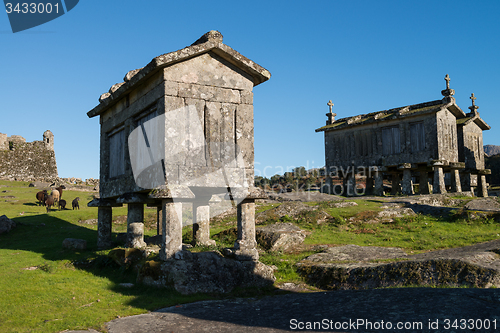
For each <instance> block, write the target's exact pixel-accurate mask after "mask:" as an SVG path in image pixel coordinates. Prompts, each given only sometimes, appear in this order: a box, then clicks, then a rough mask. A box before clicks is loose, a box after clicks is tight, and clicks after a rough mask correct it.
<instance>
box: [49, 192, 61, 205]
mask: <svg viewBox="0 0 500 333" xmlns="http://www.w3.org/2000/svg"><path fill="white" fill-rule="evenodd" d="M50 195H51V196H52V197H53V198H54V202H59V199H60V197H61V195H60V194H59V191H58V190H52V192H51V193H50Z"/></svg>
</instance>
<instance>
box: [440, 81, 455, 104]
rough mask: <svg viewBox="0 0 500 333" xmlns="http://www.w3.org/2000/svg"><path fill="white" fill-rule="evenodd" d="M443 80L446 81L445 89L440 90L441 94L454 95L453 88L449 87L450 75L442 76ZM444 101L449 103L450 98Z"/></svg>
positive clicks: (445, 95)
mask: <svg viewBox="0 0 500 333" xmlns="http://www.w3.org/2000/svg"><path fill="white" fill-rule="evenodd" d="M444 80H445V81H446V89H445V90H441V94H442V95H443V96H444V97H445V98H446V97H452V96H453V95H455V90H453V89H450V76H449V75H448V74H446V76H445V77H444ZM446 101H447V103H449V102H450V99H447V100H446Z"/></svg>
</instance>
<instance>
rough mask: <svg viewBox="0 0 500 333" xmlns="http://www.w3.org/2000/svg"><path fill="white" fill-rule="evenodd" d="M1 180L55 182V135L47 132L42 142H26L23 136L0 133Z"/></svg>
mask: <svg viewBox="0 0 500 333" xmlns="http://www.w3.org/2000/svg"><path fill="white" fill-rule="evenodd" d="M0 179H5V180H18V181H47V182H53V181H55V180H56V179H57V164H56V156H55V152H54V134H52V132H51V131H49V130H47V131H45V132H44V133H43V137H42V141H33V142H26V139H25V138H23V137H22V136H19V135H12V136H7V134H4V133H0Z"/></svg>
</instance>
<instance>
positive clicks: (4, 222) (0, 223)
mask: <svg viewBox="0 0 500 333" xmlns="http://www.w3.org/2000/svg"><path fill="white" fill-rule="evenodd" d="M15 227H16V222H14V221H12V220H11V219H9V218H8V217H7V216H6V215H2V216H0V234H3V233H7V232H9V231H11V230H12V228H15Z"/></svg>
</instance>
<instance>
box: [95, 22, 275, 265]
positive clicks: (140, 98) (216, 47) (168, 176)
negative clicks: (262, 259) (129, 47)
mask: <svg viewBox="0 0 500 333" xmlns="http://www.w3.org/2000/svg"><path fill="white" fill-rule="evenodd" d="M270 76H271V74H270V73H269V72H268V71H267V70H266V69H264V68H262V67H261V66H259V65H258V64H256V63H254V62H253V61H251V60H250V59H248V58H246V57H244V56H243V55H241V54H240V53H238V52H236V51H235V50H233V49H232V48H230V47H229V46H227V45H225V44H223V40H222V35H221V34H220V33H219V32H218V31H210V32H208V33H207V34H205V35H203V36H202V37H201V38H200V39H198V40H197V41H196V42H195V43H193V44H192V45H190V46H189V47H186V48H184V49H181V50H178V51H175V52H171V53H167V54H163V55H160V56H158V57H156V58H154V59H153V60H152V61H151V62H150V63H149V64H148V65H147V66H145V67H143V68H140V69H136V70H132V71H130V72H128V73H127V74H126V75H125V78H124V82H122V83H118V84H115V85H113V86H112V87H111V89H110V90H109V92H108V93H105V94H103V95H102V96H101V97H100V99H99V101H100V104H99V105H98V106H96V107H95V108H94V109H92V110H91V111H89V112H88V113H87V114H88V116H89V117H96V116H99V117H100V124H101V142H100V145H101V150H100V151H101V153H100V198H99V199H96V200H94V201H92V202H90V203H89V206H94V207H99V210H98V246H99V247H100V248H105V247H108V246H110V245H111V243H112V242H111V221H112V207H116V206H121V205H123V204H127V205H128V217H127V221H128V222H127V223H128V229H127V233H128V235H127V238H128V246H135V247H137V246H143V245H144V244H143V240H142V238H141V236H140V235H141V232H142V231H141V229H142V228H143V219H144V205H146V204H147V205H148V206H153V207H157V209H158V216H160V215H161V220H162V221H161V228H159V229H161V234H162V250H161V252H160V257H161V258H162V259H164V260H166V259H171V258H181V257H182V251H181V249H182V230H181V229H182V203H193V222H195V226H194V228H193V229H194V230H193V231H194V237H195V240H196V242H197V243H202V244H210V243H211V242H213V241H211V240H210V239H209V230H208V220H209V217H210V212H209V201H210V200H211V198H212V196H213V195H214V194H221V193H222V194H224V193H225V197H223V198H225V199H228V200H229V201H230V202H231V204H232V205H235V206H237V210H238V240H237V242H236V244H235V247H234V248H233V249H232V254H233V255H234V256H236V257H237V258H239V259H250V260H256V259H257V258H258V254H257V250H256V242H255V220H254V216H255V199H256V198H259V197H261V196H262V192H260V191H259V190H257V189H255V188H254V187H253V183H254V146H253V144H254V141H253V92H252V90H253V87H254V86H256V85H258V84H260V83H262V82H264V81H267V80H268V79H269V78H270ZM160 212H161V213H160ZM159 224H160V223H159ZM137 235H139V237H137Z"/></svg>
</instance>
